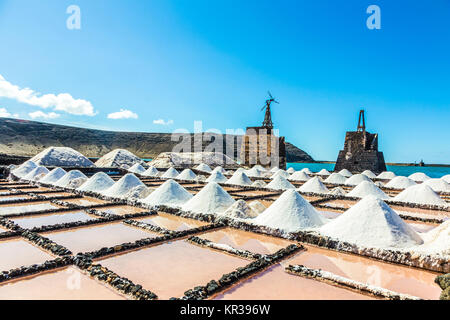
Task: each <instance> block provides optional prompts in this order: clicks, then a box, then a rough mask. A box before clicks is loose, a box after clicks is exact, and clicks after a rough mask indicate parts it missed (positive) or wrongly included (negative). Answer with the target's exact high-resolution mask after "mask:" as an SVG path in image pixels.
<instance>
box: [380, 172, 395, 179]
mask: <svg viewBox="0 0 450 320" xmlns="http://www.w3.org/2000/svg"><path fill="white" fill-rule="evenodd" d="M396 176H397V175H396V174H395V173H393V172H392V171H383V172H382V173H380V174H379V175H378V176H377V178H379V179H384V180H391V179H394V178H395V177H396Z"/></svg>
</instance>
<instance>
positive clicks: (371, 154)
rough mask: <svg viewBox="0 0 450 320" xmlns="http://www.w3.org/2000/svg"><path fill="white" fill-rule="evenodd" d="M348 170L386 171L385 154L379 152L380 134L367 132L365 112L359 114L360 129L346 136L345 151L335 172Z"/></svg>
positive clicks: (340, 153) (341, 153)
mask: <svg viewBox="0 0 450 320" xmlns="http://www.w3.org/2000/svg"><path fill="white" fill-rule="evenodd" d="M342 169H348V170H350V171H352V172H362V171H364V170H370V171H372V172H374V173H381V172H383V171H386V164H385V162H384V156H383V152H380V151H378V133H369V132H367V131H366V125H365V119H364V110H361V111H360V113H359V121H358V128H357V130H356V131H348V132H347V133H346V135H345V143H344V149H343V150H341V151H340V152H339V156H338V158H337V161H336V165H335V167H334V170H335V171H340V170H342Z"/></svg>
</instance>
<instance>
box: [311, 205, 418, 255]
mask: <svg viewBox="0 0 450 320" xmlns="http://www.w3.org/2000/svg"><path fill="white" fill-rule="evenodd" d="M320 232H321V233H322V234H324V235H326V236H329V237H331V238H335V239H339V240H341V241H346V242H350V243H354V244H357V245H360V246H364V247H375V248H405V247H411V246H415V245H418V244H421V243H423V241H422V239H421V238H420V236H419V235H418V234H417V233H416V232H415V231H414V230H413V229H412V228H411V227H410V226H409V225H408V224H407V223H405V222H404V221H403V220H402V218H400V217H399V216H398V215H397V213H395V211H394V210H392V209H391V208H390V207H389V206H388V205H387V204H386V203H385V202H384V201H383V200H381V199H378V198H376V197H374V196H367V197H365V198H363V199H362V200H360V201H359V202H358V203H357V204H355V205H354V206H353V207H351V208H350V209H348V210H347V211H345V212H344V213H343V214H342V215H341V216H339V217H338V218H336V219H334V220H332V221H331V222H329V223H327V224H326V225H324V226H323V227H322V228H320Z"/></svg>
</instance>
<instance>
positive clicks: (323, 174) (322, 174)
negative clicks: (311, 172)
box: [316, 169, 331, 176]
mask: <svg viewBox="0 0 450 320" xmlns="http://www.w3.org/2000/svg"><path fill="white" fill-rule="evenodd" d="M316 174H317V175H319V176H329V175H330V174H331V173H330V171H328V170H327V169H322V170H320V171H319V172H317V173H316Z"/></svg>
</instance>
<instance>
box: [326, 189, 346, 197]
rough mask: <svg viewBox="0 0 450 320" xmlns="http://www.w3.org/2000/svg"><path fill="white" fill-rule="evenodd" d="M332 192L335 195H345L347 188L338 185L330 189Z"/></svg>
mask: <svg viewBox="0 0 450 320" xmlns="http://www.w3.org/2000/svg"><path fill="white" fill-rule="evenodd" d="M330 194H332V195H333V196H345V195H346V194H347V192H345V190H344V189H342V188H341V187H336V188H333V190H331V191H330Z"/></svg>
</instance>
